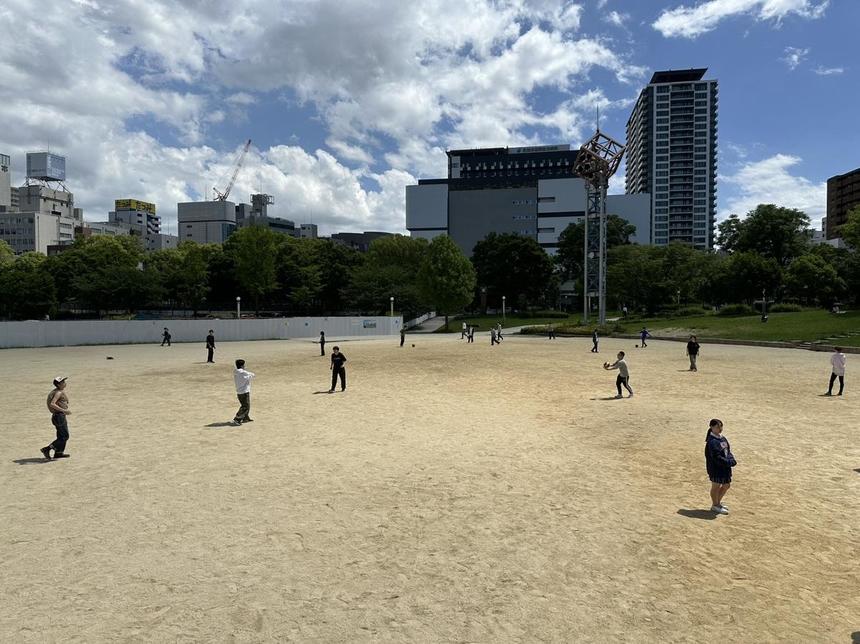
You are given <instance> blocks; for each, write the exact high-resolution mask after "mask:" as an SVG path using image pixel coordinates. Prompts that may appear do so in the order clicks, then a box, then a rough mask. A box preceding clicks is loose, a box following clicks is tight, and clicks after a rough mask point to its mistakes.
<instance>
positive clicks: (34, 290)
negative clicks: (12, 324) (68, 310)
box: [0, 253, 57, 320]
mask: <svg viewBox="0 0 860 644" xmlns="http://www.w3.org/2000/svg"><path fill="white" fill-rule="evenodd" d="M46 259H47V258H46V257H45V256H44V255H42V254H41V253H24V254H23V255H21V256H20V257H19V258H18V259H16V260H15V261H14V262H12V263H8V264H0V315H2V316H3V317H7V318H12V319H18V320H23V319H32V318H37V319H40V318H42V317H44V316H45V315H46V314H50V313H51V312H52V311H53V310H54V309H55V308H56V306H57V290H56V286H55V285H54V279H53V277H52V276H51V273H50V272H48V270H47V266H46Z"/></svg>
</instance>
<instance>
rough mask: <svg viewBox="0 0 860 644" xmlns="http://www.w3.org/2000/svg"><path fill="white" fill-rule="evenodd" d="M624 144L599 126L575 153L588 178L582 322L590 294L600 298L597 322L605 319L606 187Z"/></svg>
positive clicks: (581, 171)
mask: <svg viewBox="0 0 860 644" xmlns="http://www.w3.org/2000/svg"><path fill="white" fill-rule="evenodd" d="M623 156H624V145H623V144H621V143H619V142H618V141H616V140H615V139H612V138H610V137H608V136H606V135H605V134H602V133H601V132H600V130H599V129H598V130H597V133H596V134H595V135H594V136H593V137H591V138H590V139H589V140H588V141H587V142H586V143H585V144H584V145H583V146H582V147H581V148H580V149H579V154H577V156H576V163H575V164H574V166H573V171H574V173H575V174H576V175H578V176H580V177H582V178H583V179H585V183H586V186H587V188H588V207H587V210H586V213H585V248H584V255H585V257H584V261H583V268H584V273H585V284H584V287H583V314H582V315H583V324H588V313H589V306H590V302H591V300H590V298H592V297H596V298H598V322H599V323H600V324H605V323H606V189H607V188H608V187H609V177H611V176H612V175H613V174H615V172H616V171H617V170H618V166H619V165H620V164H621V157H623Z"/></svg>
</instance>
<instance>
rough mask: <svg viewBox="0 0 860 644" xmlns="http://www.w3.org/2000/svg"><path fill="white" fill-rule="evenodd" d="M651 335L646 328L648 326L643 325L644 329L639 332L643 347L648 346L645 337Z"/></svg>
mask: <svg viewBox="0 0 860 644" xmlns="http://www.w3.org/2000/svg"><path fill="white" fill-rule="evenodd" d="M650 337H651V334H650V333H648V329H646V328H645V327H644V326H643V327H642V330H641V331H640V332H639V338H640V339H641V344H642V348H643V349H644V348H645V347H647V346H648V345H647V344H646V343H645V339H646V338H650Z"/></svg>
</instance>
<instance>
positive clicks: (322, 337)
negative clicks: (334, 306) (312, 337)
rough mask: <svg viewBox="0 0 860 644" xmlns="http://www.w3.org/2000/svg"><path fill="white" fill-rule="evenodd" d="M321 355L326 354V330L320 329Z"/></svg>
mask: <svg viewBox="0 0 860 644" xmlns="http://www.w3.org/2000/svg"><path fill="white" fill-rule="evenodd" d="M320 355H321V356H324V355H325V331H320Z"/></svg>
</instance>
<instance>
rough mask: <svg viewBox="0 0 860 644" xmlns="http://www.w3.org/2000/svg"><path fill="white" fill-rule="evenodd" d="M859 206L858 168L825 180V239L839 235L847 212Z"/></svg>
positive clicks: (846, 217) (859, 171)
mask: <svg viewBox="0 0 860 644" xmlns="http://www.w3.org/2000/svg"><path fill="white" fill-rule="evenodd" d="M857 206H860V168H857V169H856V170H852V171H851V172H846V173H845V174H839V175H836V176H835V177H830V178H829V179H828V180H827V229H826V235H827V239H837V238H839V237H841V235H840V233H839V228H840V227H841V226H842V224H844V223H845V222H846V221H847V220H848V212H849V211H850V210H853V209H854V208H856V207H857Z"/></svg>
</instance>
